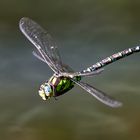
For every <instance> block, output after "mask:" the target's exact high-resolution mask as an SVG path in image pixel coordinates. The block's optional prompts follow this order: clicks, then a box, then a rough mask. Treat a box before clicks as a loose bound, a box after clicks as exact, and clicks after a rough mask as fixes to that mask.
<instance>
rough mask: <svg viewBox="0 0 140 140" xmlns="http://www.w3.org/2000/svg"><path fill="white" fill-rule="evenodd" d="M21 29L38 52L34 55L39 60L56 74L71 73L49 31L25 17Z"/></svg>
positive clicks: (21, 22)
mask: <svg viewBox="0 0 140 140" xmlns="http://www.w3.org/2000/svg"><path fill="white" fill-rule="evenodd" d="M19 27H20V30H21V31H22V33H23V34H24V35H25V36H26V37H27V38H28V39H29V40H30V41H31V42H32V43H33V44H34V45H35V47H36V49H37V50H38V52H37V53H34V54H35V56H37V58H39V59H40V60H42V61H44V62H45V63H47V64H48V65H49V66H50V68H51V69H52V70H53V71H54V72H55V73H59V72H63V71H65V70H67V71H69V70H68V69H67V67H65V66H64V65H63V64H62V61H61V58H60V55H59V52H58V49H57V46H56V44H55V42H54V41H53V39H52V37H51V36H50V35H49V34H48V33H47V31H45V30H44V29H43V28H42V27H41V26H39V25H38V24H37V23H36V22H34V21H33V20H31V19H29V18H25V17H24V18H22V19H21V20H20V23H19Z"/></svg>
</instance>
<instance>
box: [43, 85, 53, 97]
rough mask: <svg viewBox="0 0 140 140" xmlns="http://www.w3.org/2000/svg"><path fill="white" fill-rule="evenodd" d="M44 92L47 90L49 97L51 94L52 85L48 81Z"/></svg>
mask: <svg viewBox="0 0 140 140" xmlns="http://www.w3.org/2000/svg"><path fill="white" fill-rule="evenodd" d="M44 92H45V94H46V96H47V97H50V96H51V92H52V89H51V86H50V85H49V84H48V83H47V84H45V87H44Z"/></svg>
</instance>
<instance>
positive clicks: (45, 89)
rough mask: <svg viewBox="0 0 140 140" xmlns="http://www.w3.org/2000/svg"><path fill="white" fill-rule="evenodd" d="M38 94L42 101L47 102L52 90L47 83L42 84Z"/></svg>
mask: <svg viewBox="0 0 140 140" xmlns="http://www.w3.org/2000/svg"><path fill="white" fill-rule="evenodd" d="M38 92H39V95H40V96H41V98H42V99H43V100H47V99H48V98H50V97H51V93H52V89H51V86H50V85H49V84H48V83H44V84H42V85H41V86H40V89H39V91H38Z"/></svg>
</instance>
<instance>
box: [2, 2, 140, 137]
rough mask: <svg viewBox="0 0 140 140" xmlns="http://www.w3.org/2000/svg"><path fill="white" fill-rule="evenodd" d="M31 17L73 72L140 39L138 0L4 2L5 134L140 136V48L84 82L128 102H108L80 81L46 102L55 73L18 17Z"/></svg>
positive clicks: (3, 134) (3, 103)
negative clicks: (44, 86) (43, 90)
mask: <svg viewBox="0 0 140 140" xmlns="http://www.w3.org/2000/svg"><path fill="white" fill-rule="evenodd" d="M24 16H26V17H30V18H32V19H34V20H35V21H36V22H38V23H39V24H40V25H41V26H43V27H44V28H45V29H47V31H49V33H50V34H51V35H52V36H53V38H54V39H55V41H56V42H57V44H58V47H59V49H60V53H61V54H62V58H63V60H64V62H65V63H67V64H69V65H70V66H72V67H73V69H75V70H76V71H78V70H82V69H83V68H86V67H88V66H90V65H92V64H94V63H96V62H97V61H99V60H101V59H103V58H105V57H107V56H109V55H111V54H112V53H116V52H118V51H121V50H123V49H126V48H129V47H134V46H136V45H138V44H139V43H140V1H139V0H133V1H132V0H106V1H104V0H71V1H68V0H46V1H45V0H39V1H35V0H0V139H3V140H9V139H10V140H54V139H56V140H66V139H67V140H85V139H89V140H90V139H92V140H93V139H94V140H95V139H96V140H112V139H113V140H139V139H140V133H139V131H140V109H139V108H140V107H139V106H140V86H139V83H140V76H139V71H140V61H139V60H140V54H139V53H138V54H135V55H132V56H129V57H127V58H124V59H123V60H120V61H118V62H116V63H114V64H112V65H110V66H107V67H106V68H105V71H104V72H103V73H102V74H101V75H99V76H95V77H93V78H85V79H84V81H85V82H88V83H90V84H91V85H94V86H95V87H97V88H99V89H101V90H103V91H104V92H106V93H108V94H109V95H111V96H113V97H115V98H116V99H118V100H120V101H122V102H123V104H124V105H123V106H122V107H121V108H119V109H112V108H109V107H106V106H105V105H103V104H102V103H100V102H99V101H97V100H95V99H94V98H93V97H92V96H91V95H89V94H88V93H86V92H85V91H83V90H82V89H81V88H79V87H77V86H76V87H75V88H74V89H73V90H71V91H69V93H67V94H65V95H63V96H60V97H59V98H58V101H55V100H54V99H52V100H50V101H48V102H43V101H42V100H41V98H40V97H39V96H38V88H39V86H40V84H41V83H42V82H44V81H45V80H47V79H48V78H49V77H50V76H51V75H52V74H53V73H52V71H51V70H50V68H49V67H48V66H47V65H45V64H44V63H42V62H40V61H39V60H38V59H36V58H35V57H34V56H32V53H31V52H32V50H33V45H32V44H31V43H29V41H28V40H27V39H26V38H25V37H24V36H23V35H22V33H21V32H20V30H19V27H18V22H19V20H20V18H22V17H24Z"/></svg>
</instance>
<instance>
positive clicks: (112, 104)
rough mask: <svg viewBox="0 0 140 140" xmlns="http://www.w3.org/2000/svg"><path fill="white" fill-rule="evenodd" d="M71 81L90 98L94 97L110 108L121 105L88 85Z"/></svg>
mask: <svg viewBox="0 0 140 140" xmlns="http://www.w3.org/2000/svg"><path fill="white" fill-rule="evenodd" d="M71 80H72V81H73V82H74V83H76V84H77V85H79V86H80V87H81V88H82V89H84V90H85V91H87V92H88V93H90V94H91V95H92V96H94V97H95V98H96V99H98V100H99V101H101V102H102V103H104V104H106V105H108V106H110V107H114V108H115V107H120V106H121V105H122V103H121V102H119V101H116V100H114V99H112V98H111V97H109V96H108V95H106V94H105V93H104V92H102V91H100V90H98V89H96V88H94V87H92V86H91V85H89V84H87V83H84V82H78V81H75V80H74V79H71Z"/></svg>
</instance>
